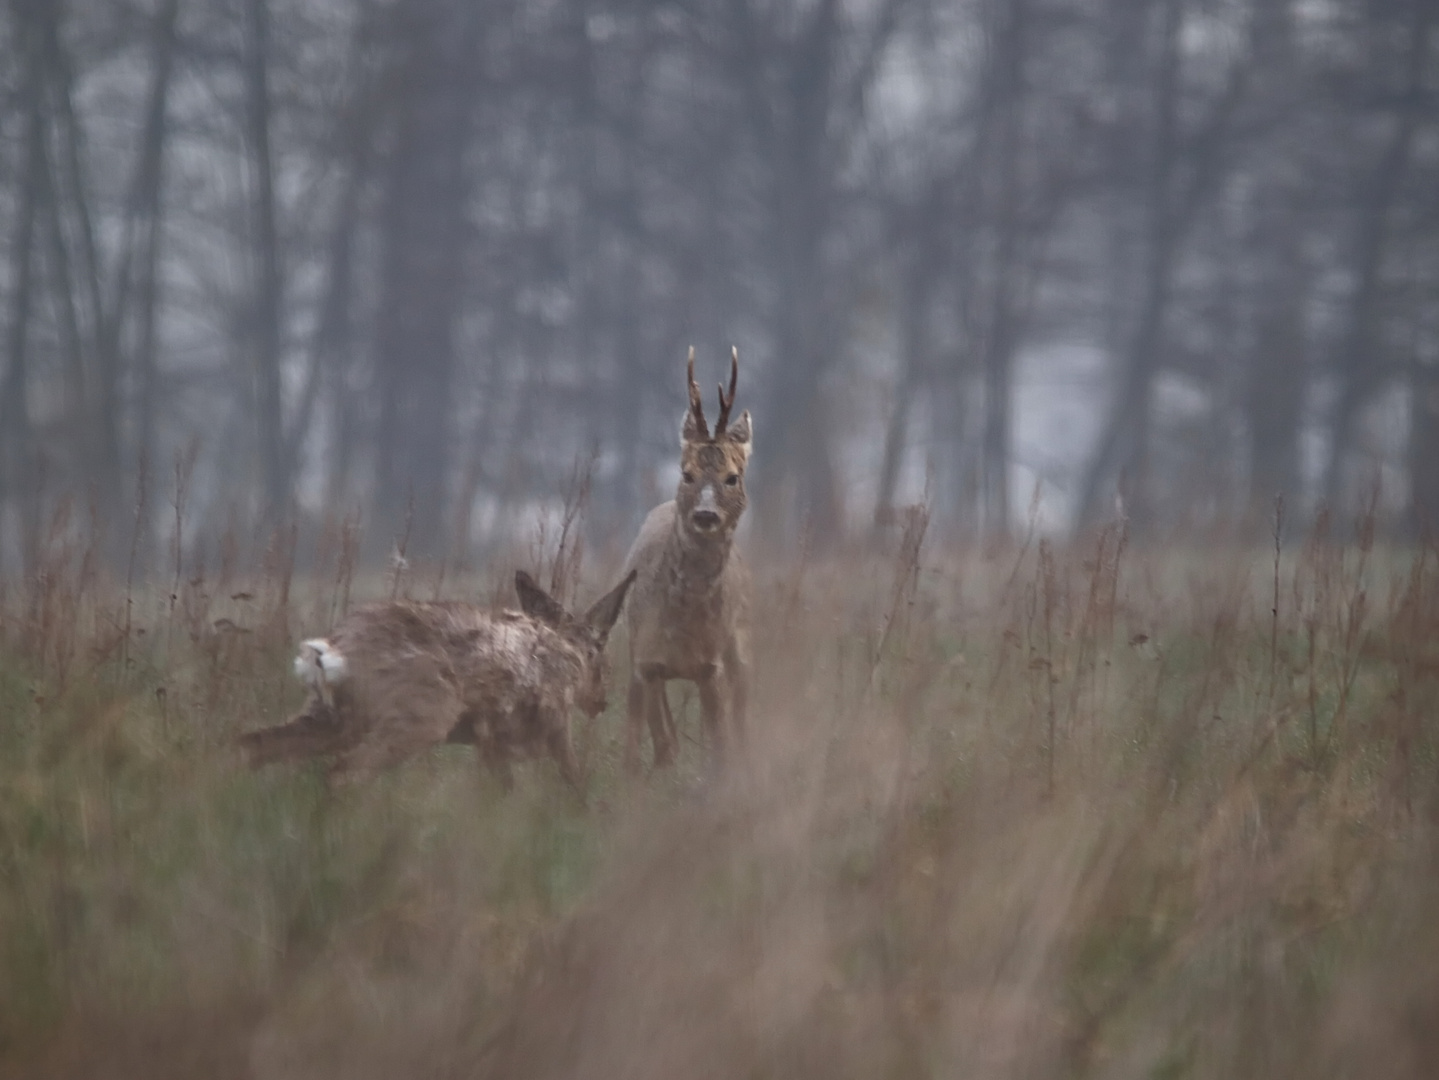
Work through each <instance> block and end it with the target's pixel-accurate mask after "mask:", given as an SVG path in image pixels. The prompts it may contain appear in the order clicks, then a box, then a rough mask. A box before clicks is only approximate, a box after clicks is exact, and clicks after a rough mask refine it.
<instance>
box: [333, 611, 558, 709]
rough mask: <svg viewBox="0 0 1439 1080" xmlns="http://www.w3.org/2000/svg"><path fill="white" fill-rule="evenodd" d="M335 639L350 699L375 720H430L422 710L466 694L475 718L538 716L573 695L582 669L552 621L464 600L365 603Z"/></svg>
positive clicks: (461, 699) (346, 696) (345, 695)
mask: <svg viewBox="0 0 1439 1080" xmlns="http://www.w3.org/2000/svg"><path fill="white" fill-rule="evenodd" d="M329 640H330V641H331V643H332V644H333V645H334V647H335V648H336V649H338V650H339V652H340V653H341V654H342V655H343V656H344V658H345V664H346V673H347V674H346V681H345V683H344V684H343V685H342V687H341V690H342V692H343V696H342V701H344V702H345V703H347V704H348V705H349V706H350V708H351V711H352V712H353V713H354V714H355V719H356V721H358V722H361V723H366V724H368V723H372V722H375V721H377V720H380V719H381V718H385V719H386V722H395V721H398V720H400V719H402V718H404V717H407V716H413V717H414V718H415V720H416V722H423V720H424V717H423V715H420V714H423V713H424V711H425V710H426V709H427V708H433V707H436V705H437V703H438V702H439V701H441V700H443V701H445V702H446V703H450V702H454V701H456V700H458V701H459V702H461V703H462V705H463V708H464V710H465V712H466V714H467V715H469V716H471V717H482V718H491V719H494V718H511V719H514V718H517V717H523V716H528V715H531V714H533V713H534V712H535V710H536V709H537V708H538V706H539V705H540V704H541V703H542V702H543V701H545V700H547V699H548V698H549V697H551V696H558V697H560V698H564V697H566V696H567V690H568V688H569V687H570V686H572V685H573V682H574V677H575V675H576V673H577V672H578V670H579V666H580V659H579V658H578V656H577V655H575V654H574V650H573V649H570V648H569V647H567V646H566V645H565V644H564V643H563V642H562V641H561V640H560V638H559V635H558V634H556V633H555V632H554V631H553V630H551V629H550V628H549V627H546V626H543V625H541V624H539V623H537V622H535V621H534V620H532V619H529V618H526V617H525V616H523V615H520V614H518V613H516V612H499V613H490V612H487V611H484V610H481V609H479V608H476V607H474V606H473V605H469V604H461V603H446V602H433V603H419V602H405V601H397V602H392V603H387V604H378V605H374V606H372V607H366V608H361V609H359V610H357V611H355V612H354V613H352V614H351V615H350V616H348V617H347V618H346V619H345V620H344V621H343V622H341V623H340V625H339V626H337V627H336V628H335V631H334V633H333V634H331V635H330V639H329ZM391 718H393V719H391Z"/></svg>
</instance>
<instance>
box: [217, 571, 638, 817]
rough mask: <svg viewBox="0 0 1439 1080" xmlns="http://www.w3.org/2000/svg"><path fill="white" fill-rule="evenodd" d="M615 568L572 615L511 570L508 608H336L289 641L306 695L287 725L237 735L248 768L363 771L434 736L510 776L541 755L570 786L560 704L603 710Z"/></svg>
mask: <svg viewBox="0 0 1439 1080" xmlns="http://www.w3.org/2000/svg"><path fill="white" fill-rule="evenodd" d="M634 580H635V575H634V574H633V573H631V574H629V575H628V576H627V577H626V578H625V579H624V580H623V581H621V582H620V583H619V584H618V585H617V586H615V588H613V589H612V590H610V592H608V593H607V594H605V596H603V597H601V598H600V600H599V601H597V602H596V603H595V605H594V606H593V607H592V608H590V610H589V611H588V612H586V613H585V614H584V615H583V616H580V617H576V616H574V615H571V614H570V613H569V612H567V611H566V610H565V609H564V608H563V607H562V606H561V605H560V604H559V603H558V602H557V601H556V600H554V599H553V598H552V597H550V596H549V594H547V593H546V592H545V591H544V590H543V589H541V588H540V587H539V586H538V585H536V584H535V582H534V580H533V579H531V577H530V576H529V575H528V574H526V573H525V572H524V571H523V570H521V571H518V572H517V573H516V574H515V592H516V593H518V594H519V599H520V608H521V611H502V612H488V611H484V610H482V609H481V608H478V607H476V606H474V605H473V604H466V603H456V602H443V601H435V602H430V603H421V602H411V601H391V602H389V603H381V604H374V605H371V606H367V607H363V608H360V609H358V610H356V611H354V612H352V613H351V614H349V615H347V616H346V617H345V618H344V619H343V620H341V622H340V624H339V625H338V626H336V627H335V629H334V631H333V632H332V633H331V634H330V636H329V637H327V638H316V639H313V640H311V641H307V642H305V643H304V644H303V645H301V646H300V654H299V655H298V656H297V657H295V673H296V674H297V675H298V676H299V677H300V679H301V681H303V682H304V683H305V684H306V685H307V686H308V687H309V688H310V700H309V701H308V702H307V703H306V705H305V707H304V709H303V710H301V712H300V713H299V714H298V715H297V716H295V717H294V718H293V719H291V720H290V721H289V722H288V723H285V724H281V725H279V726H278V727H272V728H266V729H264V730H262V731H254V732H250V733H248V734H246V735H242V736H241V737H240V744H241V746H242V747H243V749H244V750H245V751H246V753H247V755H248V756H249V759H250V762H251V764H254V765H263V764H266V763H268V762H271V761H280V760H285V759H292V758H304V757H319V756H331V757H333V759H334V760H333V765H332V770H331V775H332V776H335V777H341V776H343V777H348V778H358V777H366V776H370V775H372V774H374V773H375V772H378V771H379V770H380V769H383V768H385V767H387V766H390V765H394V764H396V763H398V762H400V761H402V760H403V759H405V758H407V757H409V756H411V755H412V754H416V753H418V752H420V751H421V750H423V749H425V748H426V747H429V746H435V745H437V744H439V743H444V742H452V743H473V744H474V745H475V746H476V748H477V749H478V751H479V754H480V758H481V760H482V761H483V762H486V763H488V764H489V765H490V766H491V767H492V768H493V769H494V770H495V771H496V772H497V773H498V774H499V776H500V779H501V781H502V782H503V783H504V785H505V787H506V788H508V787H509V786H510V783H511V780H510V763H511V761H512V760H513V759H515V758H519V757H528V756H534V755H536V754H538V753H541V752H545V751H548V752H549V754H550V755H551V756H552V757H554V759H555V761H556V763H558V765H559V768H560V773H561V775H562V776H563V777H564V778H565V780H566V781H568V782H569V783H570V785H571V786H573V787H574V788H575V790H576V791H577V792H579V791H580V774H579V766H578V763H577V762H576V760H575V753H574V748H573V745H572V744H571V742H570V706H572V705H577V706H579V708H580V710H581V711H582V712H583V713H584V714H585V715H586V716H588V717H590V718H591V719H593V718H594V717H596V716H598V715H599V714H600V713H601V712H603V711H604V708H605V683H606V676H607V670H606V663H605V642H606V640H607V639H608V637H609V633H610V629H611V628H612V627H613V626H614V624H615V620H616V619H618V618H619V614H620V608H621V607H622V606H623V605H624V602H625V593H626V592H627V591H628V590H629V587H630V586H631V585H632V584H633V583H634Z"/></svg>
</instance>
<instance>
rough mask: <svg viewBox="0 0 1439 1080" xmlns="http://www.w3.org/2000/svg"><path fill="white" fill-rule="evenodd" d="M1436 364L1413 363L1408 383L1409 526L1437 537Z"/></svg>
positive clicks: (1438, 406) (1438, 446) (1438, 397)
mask: <svg viewBox="0 0 1439 1080" xmlns="http://www.w3.org/2000/svg"><path fill="white" fill-rule="evenodd" d="M1436 463H1439V365H1435V364H1432V363H1429V364H1424V363H1416V364H1415V365H1414V367H1413V369H1412V375H1411V380H1410V387H1409V526H1410V528H1411V529H1412V530H1413V532H1414V534H1415V535H1416V536H1421V537H1425V538H1427V539H1435V538H1439V468H1436V467H1435V466H1436Z"/></svg>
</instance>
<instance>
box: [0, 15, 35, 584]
mask: <svg viewBox="0 0 1439 1080" xmlns="http://www.w3.org/2000/svg"><path fill="white" fill-rule="evenodd" d="M23 3H24V0H18V2H17V3H16V4H15V8H16V9H17V11H16V15H17V17H16V20H15V21H16V23H17V25H18V29H19V33H18V34H17V36H18V37H19V41H20V47H21V50H22V51H23V59H24V62H25V83H24V86H25V142H24V147H25V149H24V159H23V167H22V169H21V171H20V176H21V182H20V197H19V205H18V206H17V207H16V217H15V234H14V238H13V240H12V241H11V245H10V260H11V263H10V274H9V277H10V280H11V282H12V292H11V294H10V304H9V308H10V311H9V318H8V320H7V322H8V326H7V333H6V342H5V353H6V355H5V361H6V365H5V374H4V379H3V380H0V513H3V511H4V510H5V508H6V504H7V502H8V501H9V500H10V499H11V498H13V499H14V500H15V501H16V503H17V504H18V505H17V507H16V509H17V510H18V517H19V531H20V540H21V544H22V547H23V546H26V545H28V544H30V543H31V541H32V539H33V537H34V536H35V535H36V534H37V533H38V531H39V520H38V518H39V492H38V491H37V490H36V484H35V438H34V432H33V431H32V429H31V425H30V407H29V402H28V395H29V384H30V379H29V349H30V303H31V293H32V291H33V289H34V258H35V218H36V217H37V216H38V204H39V201H40V188H41V185H42V183H43V178H44V169H45V162H44V140H45V114H44V105H43V95H44V88H43V83H42V81H41V74H40V70H41V67H40V60H39V57H38V56H37V52H38V43H37V42H36V41H35V33H34V30H33V27H31V26H30V25H29V24H28V21H27V20H26V19H24V18H23V15H22V13H21V12H20V11H19V10H18V9H19V8H20V7H21V6H22V5H23ZM4 551H5V549H4V537H3V535H0V561H3V558H4ZM33 557H34V553H33V552H31V551H26V552H25V560H26V563H27V565H29V564H31V562H32V560H33Z"/></svg>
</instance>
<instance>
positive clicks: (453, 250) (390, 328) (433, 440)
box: [376, 0, 482, 552]
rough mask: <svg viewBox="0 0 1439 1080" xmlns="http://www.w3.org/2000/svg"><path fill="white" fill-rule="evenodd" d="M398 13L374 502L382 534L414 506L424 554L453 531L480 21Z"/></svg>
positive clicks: (464, 15) (466, 14)
mask: <svg viewBox="0 0 1439 1080" xmlns="http://www.w3.org/2000/svg"><path fill="white" fill-rule="evenodd" d="M402 8H403V11H404V24H403V25H404V32H405V35H406V40H405V42H404V43H403V45H402V46H401V47H402V49H403V50H404V52H405V54H406V55H405V56H404V59H403V61H402V64H403V69H402V70H401V72H400V73H399V90H398V92H399V93H400V94H401V95H402V97H401V100H400V102H399V105H398V110H397V113H398V115H397V130H396V132H395V134H394V142H393V146H392V148H391V151H390V158H389V161H388V163H387V169H388V176H387V178H386V184H387V190H386V193H385V201H384V209H383V223H382V226H381V227H382V230H383V240H382V244H383V250H384V256H383V268H382V272H381V277H382V283H381V300H380V312H379V324H378V327H377V334H376V346H377V352H378V356H377V361H378V364H379V383H380V392H381V394H382V400H381V406H380V430H379V438H378V446H377V461H376V502H377V507H378V508H377V516H378V518H379V524H380V529H381V530H384V529H393V528H395V527H397V526H398V524H399V523H400V522H401V521H402V520H403V519H404V518H405V515H406V514H407V512H408V511H407V507H408V506H410V505H411V504H413V508H414V509H413V521H412V523H411V542H412V545H413V547H414V549H415V550H416V551H420V552H431V551H434V550H436V549H437V547H438V545H440V544H441V543H443V541H444V524H445V522H446V521H447V520H449V517H448V514H447V513H446V499H447V494H448V490H449V480H450V466H451V453H450V441H451V426H452V419H453V411H452V408H451V401H450V397H451V391H452V385H453V378H454V370H455V366H456V362H457V357H456V355H455V340H454V328H455V321H456V318H457V316H458V315H459V309H460V295H461V294H460V282H461V271H462V268H463V257H464V250H465V233H466V220H465V202H466V191H467V182H466V177H465V148H466V144H467V142H468V136H469V130H470V116H471V110H472V101H471V99H472V97H473V87H474V85H475V83H474V78H475V76H474V74H473V72H474V69H475V67H476V65H477V63H478V59H477V57H478V51H479V50H478V42H479V33H480V26H481V16H482V12H481V11H480V10H479V9H478V7H472V6H471V5H470V4H468V3H466V2H463V0H409V2H408V3H406V4H404V5H402Z"/></svg>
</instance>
